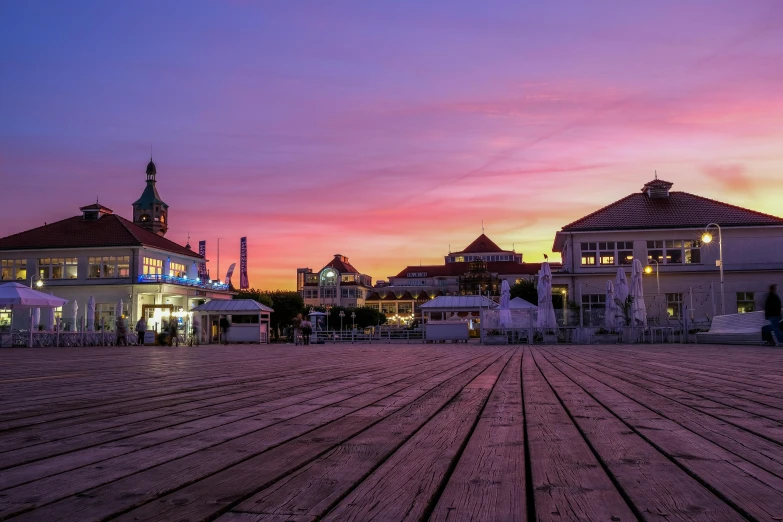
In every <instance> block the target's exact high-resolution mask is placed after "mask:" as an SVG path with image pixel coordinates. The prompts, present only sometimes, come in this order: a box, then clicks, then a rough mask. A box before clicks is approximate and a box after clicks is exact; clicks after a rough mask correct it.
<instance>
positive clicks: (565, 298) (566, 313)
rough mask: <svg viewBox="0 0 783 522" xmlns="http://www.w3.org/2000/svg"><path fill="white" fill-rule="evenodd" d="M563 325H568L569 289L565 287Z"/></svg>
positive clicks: (563, 291)
mask: <svg viewBox="0 0 783 522" xmlns="http://www.w3.org/2000/svg"><path fill="white" fill-rule="evenodd" d="M561 292H562V293H563V326H568V289H567V288H563V290H561Z"/></svg>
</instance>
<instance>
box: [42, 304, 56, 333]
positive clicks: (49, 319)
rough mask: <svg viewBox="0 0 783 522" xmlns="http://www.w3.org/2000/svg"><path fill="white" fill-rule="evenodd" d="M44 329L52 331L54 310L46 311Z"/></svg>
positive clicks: (48, 309)
mask: <svg viewBox="0 0 783 522" xmlns="http://www.w3.org/2000/svg"><path fill="white" fill-rule="evenodd" d="M44 328H46V330H48V331H52V330H54V308H47V309H46V321H45V322H44Z"/></svg>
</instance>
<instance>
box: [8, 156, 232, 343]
mask: <svg viewBox="0 0 783 522" xmlns="http://www.w3.org/2000/svg"><path fill="white" fill-rule="evenodd" d="M155 170H156V169H155V165H154V163H152V162H151V161H150V164H149V165H148V166H147V187H146V189H145V191H144V193H143V194H142V197H141V198H140V199H139V200H138V201H136V203H134V206H133V208H134V212H135V215H136V214H138V215H136V218H137V219H136V222H135V223H134V222H133V221H129V220H127V219H125V218H123V217H121V216H119V215H117V214H115V213H114V212H113V211H112V210H111V209H110V208H108V207H105V206H103V205H101V204H99V203H97V202H96V203H93V204H91V205H86V206H83V207H81V208H80V209H79V210H80V211H81V215H78V216H74V217H69V218H66V219H62V220H60V221H56V222H54V223H47V224H45V225H43V226H40V227H36V228H33V229H30V230H25V231H23V232H18V233H16V234H12V235H10V236H7V237H4V238H0V281H24V282H26V283H31V281H32V280H41V281H42V282H43V285H44V289H45V291H46V292H49V293H52V294H54V295H56V296H57V297H61V298H63V299H68V300H69V301H76V302H77V303H78V307H79V308H78V317H76V318H74V317H71V316H72V312H70V315H69V311H70V310H72V306H71V305H66V307H65V310H64V311H63V312H58V314H59V315H60V316H61V320H62V321H63V322H64V326H66V327H68V328H74V327H75V326H78V325H79V324H80V323H81V322H82V321H84V322H85V323H86V322H87V321H86V319H87V318H86V317H85V314H86V312H87V301H88V300H89V298H90V297H93V298H94V299H95V302H96V309H95V317H94V318H93V319H94V320H95V323H96V324H100V323H101V321H103V322H104V323H105V324H107V325H109V327H110V328H112V329H113V328H114V324H115V318H114V314H115V308H116V307H117V304H118V301H120V300H122V301H123V314H124V315H125V318H126V321H127V322H129V323H135V322H136V321H137V320H138V319H139V318H140V317H144V318H145V319H146V320H147V323H148V327H149V329H150V330H151V329H153V328H155V326H156V325H157V326H158V327H160V326H161V323H162V322H163V320H164V318H165V319H166V320H168V318H169V315H170V313H171V312H187V311H188V310H190V309H191V308H193V307H195V306H196V305H198V304H201V303H202V302H204V301H207V300H209V299H230V298H231V293H230V292H229V289H228V286H227V285H225V284H220V283H212V282H210V281H201V280H199V279H198V266H199V265H200V264H201V263H205V262H206V259H204V258H203V257H202V256H201V255H199V254H198V253H197V252H193V251H192V250H191V249H190V247H189V245H188V246H182V245H179V244H177V243H175V242H174V241H171V240H170V239H166V238H165V237H163V235H164V234H165V232H166V230H167V227H168V219H167V215H168V206H167V205H166V204H165V203H163V202H162V201H161V200H160V196H159V195H158V193H157V189H155V187H154V184H155ZM142 214H143V215H144V216H146V218H144V219H142ZM184 315H185V316H187V314H184ZM8 322H9V314H7V313H4V312H0V325H2V324H5V323H8ZM24 326H25V327H27V325H24ZM205 330H206V325H205Z"/></svg>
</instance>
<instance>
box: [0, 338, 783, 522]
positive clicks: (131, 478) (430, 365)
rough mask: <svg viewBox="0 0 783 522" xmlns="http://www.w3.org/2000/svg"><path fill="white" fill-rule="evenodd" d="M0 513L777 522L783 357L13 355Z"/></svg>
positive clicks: (260, 350)
mask: <svg viewBox="0 0 783 522" xmlns="http://www.w3.org/2000/svg"><path fill="white" fill-rule="evenodd" d="M0 361H1V362H2V365H1V366H0V520H5V519H11V520H19V521H46V522H53V521H58V520H69V521H80V522H87V521H99V520H122V521H152V520H156V521H179V522H185V521H190V522H192V521H198V520H218V521H220V522H253V521H277V522H285V521H290V522H304V521H310V520H349V521H368V520H377V521H386V520H388V521H402V520H437V521H449V522H452V521H465V520H474V521H494V520H499V521H512V520H546V521H564V520H596V521H628V520H653V521H667V522H672V521H679V520H688V521H696V520H698V521H733V520H765V521H780V520H783V350H781V349H774V348H761V347H758V348H755V347H729V346H703V345H659V346H650V345H645V346H557V347H555V346H535V347H532V348H531V347H515V346H511V347H482V346H476V345H425V344H410V345H388V344H387V345H349V346H332V345H330V346H323V345H320V346H310V347H293V346H278V347H275V346H272V347H259V346H229V347H200V348H141V349H139V348H71V349H62V348H61V349H33V350H28V349H4V350H2V351H0Z"/></svg>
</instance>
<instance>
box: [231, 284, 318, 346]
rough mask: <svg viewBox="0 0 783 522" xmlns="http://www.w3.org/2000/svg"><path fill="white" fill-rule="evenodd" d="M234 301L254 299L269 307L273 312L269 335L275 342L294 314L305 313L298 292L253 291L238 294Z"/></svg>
mask: <svg viewBox="0 0 783 522" xmlns="http://www.w3.org/2000/svg"><path fill="white" fill-rule="evenodd" d="M234 298H235V299H255V300H256V301H258V302H259V303H262V304H265V305H267V306H271V307H272V309H273V310H274V312H272V315H271V316H270V318H269V320H270V323H271V324H270V328H271V330H272V331H271V334H272V336H273V337H274V338H275V340H277V339H279V338H280V330H281V329H282V328H283V327H285V326H286V325H288V324H290V323H291V321H293V319H294V317H296V314H301V313H304V312H305V306H304V299H302V296H301V295H299V292H293V291H287V290H272V291H260V290H255V289H250V290H243V291H241V292H239V293H238V294H237V295H236V296H235V297H234Z"/></svg>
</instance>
